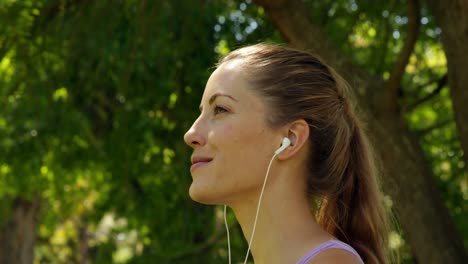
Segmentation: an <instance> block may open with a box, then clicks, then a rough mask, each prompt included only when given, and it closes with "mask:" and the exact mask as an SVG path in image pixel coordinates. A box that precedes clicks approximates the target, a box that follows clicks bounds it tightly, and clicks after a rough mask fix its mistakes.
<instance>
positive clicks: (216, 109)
mask: <svg viewBox="0 0 468 264" xmlns="http://www.w3.org/2000/svg"><path fill="white" fill-rule="evenodd" d="M213 112H214V115H219V114H222V113H227V110H226V109H225V108H223V107H221V106H219V105H216V106H215V107H214V110H213Z"/></svg>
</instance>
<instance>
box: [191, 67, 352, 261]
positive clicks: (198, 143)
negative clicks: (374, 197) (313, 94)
mask: <svg viewBox="0 0 468 264" xmlns="http://www.w3.org/2000/svg"><path fill="white" fill-rule="evenodd" d="M200 108H201V114H200V116H199V117H198V119H197V120H196V121H195V122H194V123H193V125H192V127H191V128H190V129H189V130H188V131H187V133H186V134H185V136H184V140H185V142H186V143H187V144H188V145H189V146H191V147H192V148H193V155H192V158H194V157H204V158H209V160H210V161H209V162H206V163H199V164H197V165H195V166H192V168H191V174H192V178H193V182H192V184H191V186H190V190H189V194H190V197H191V198H192V199H193V200H195V201H197V202H200V203H205V204H226V205H228V206H229V207H231V208H232V209H233V211H234V213H235V215H236V218H237V219H238V221H239V223H240V225H241V227H242V231H243V233H244V236H245V237H246V239H247V241H249V240H250V237H251V234H252V228H253V224H254V223H253V222H254V219H255V213H256V210H257V203H258V200H259V196H260V191H261V188H262V185H263V181H264V177H265V173H266V170H267V167H268V164H269V162H270V159H271V158H272V157H273V154H274V152H275V150H276V149H277V148H278V147H279V146H280V145H281V142H282V139H283V138H284V137H286V136H287V137H289V138H290V139H291V142H292V145H291V146H290V147H288V148H287V149H286V150H285V151H283V152H281V153H280V154H279V155H278V156H277V157H276V158H275V161H274V163H273V165H272V168H271V170H270V175H269V176H268V182H267V186H266V189H265V192H264V194H263V199H262V203H261V209H260V213H259V218H258V222H257V229H256V231H255V237H254V240H253V244H252V246H251V252H252V255H253V257H254V260H255V263H259V264H264V263H272V264H275V263H295V262H296V261H298V260H299V259H300V258H301V257H302V256H304V255H305V254H307V252H309V251H310V250H311V249H313V248H314V247H316V246H317V245H319V244H320V243H322V242H325V241H327V240H329V239H333V237H332V236H331V235H330V234H328V233H327V232H325V231H324V230H323V229H322V228H321V227H320V226H319V225H318V224H317V223H316V221H315V218H314V216H313V215H312V213H311V210H310V204H309V199H308V198H307V195H306V190H305V188H306V164H307V157H308V149H309V141H308V140H307V139H308V137H309V127H308V125H307V123H306V122H305V121H304V120H297V121H294V122H291V123H290V124H288V125H286V126H284V127H281V128H279V129H272V128H270V127H269V126H268V125H267V123H266V116H267V114H268V113H269V109H268V108H267V106H266V105H265V103H264V102H263V100H262V98H261V97H260V96H258V95H257V94H256V93H255V92H254V91H253V89H252V88H251V87H250V85H249V83H248V82H247V80H246V77H245V75H244V74H243V72H242V62H241V61H233V62H228V63H225V64H223V65H221V66H220V67H218V69H217V70H216V71H215V72H213V74H212V75H211V77H210V78H209V80H208V82H207V85H206V88H205V91H204V94H203V97H202V102H201V105H200ZM272 252H274V254H273V253H272ZM309 263H351V264H353V263H359V262H358V260H357V258H355V257H354V256H353V255H351V254H350V253H348V252H345V251H342V250H333V249H332V250H326V251H323V252H322V253H320V254H319V255H318V256H316V257H315V258H314V259H313V260H312V261H311V262H309Z"/></svg>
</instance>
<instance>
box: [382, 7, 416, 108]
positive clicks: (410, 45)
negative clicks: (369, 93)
mask: <svg viewBox="0 0 468 264" xmlns="http://www.w3.org/2000/svg"><path fill="white" fill-rule="evenodd" d="M408 18H409V21H408V34H407V37H406V40H405V44H404V45H403V48H402V49H401V51H400V54H399V56H398V59H397V61H396V63H395V65H393V69H392V72H391V74H390V78H389V79H388V81H387V83H386V85H385V86H386V87H385V90H386V92H385V94H386V106H385V110H386V111H389V112H392V113H396V112H398V101H397V100H398V92H399V87H400V83H401V79H402V78H403V74H404V73H405V68H406V65H407V64H408V62H409V58H410V56H411V53H413V50H414V45H415V44H416V40H417V38H418V33H419V25H420V15H419V0H410V1H408Z"/></svg>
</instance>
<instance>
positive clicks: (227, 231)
mask: <svg viewBox="0 0 468 264" xmlns="http://www.w3.org/2000/svg"><path fill="white" fill-rule="evenodd" d="M226 208H227V205H224V225H226V233H227V241H228V258H229V264H231V239H230V238H229V226H228V223H227V217H226Z"/></svg>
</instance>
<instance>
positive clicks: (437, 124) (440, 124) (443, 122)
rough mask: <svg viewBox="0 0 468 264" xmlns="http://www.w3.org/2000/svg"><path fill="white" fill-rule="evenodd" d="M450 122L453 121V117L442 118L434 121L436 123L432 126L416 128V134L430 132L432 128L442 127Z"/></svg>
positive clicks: (422, 134) (420, 134)
mask: <svg viewBox="0 0 468 264" xmlns="http://www.w3.org/2000/svg"><path fill="white" fill-rule="evenodd" d="M452 122H453V119H449V120H444V121H441V122H439V123H436V124H434V125H432V126H428V127H425V128H423V129H419V130H416V134H418V135H419V136H424V135H425V134H427V133H429V132H431V131H432V130H434V129H438V128H442V127H444V126H446V125H449V124H450V123H452Z"/></svg>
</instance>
